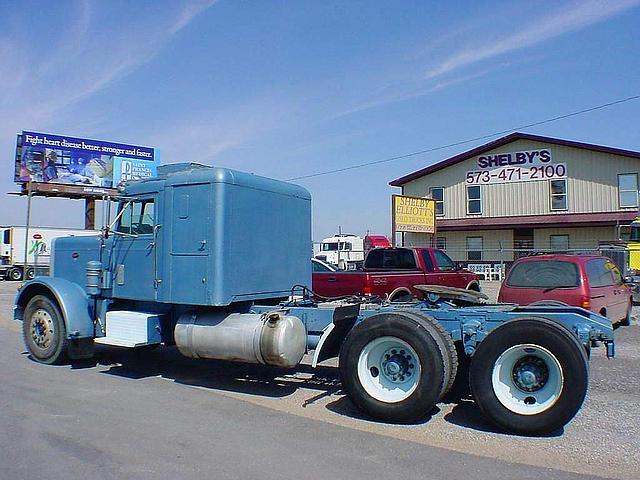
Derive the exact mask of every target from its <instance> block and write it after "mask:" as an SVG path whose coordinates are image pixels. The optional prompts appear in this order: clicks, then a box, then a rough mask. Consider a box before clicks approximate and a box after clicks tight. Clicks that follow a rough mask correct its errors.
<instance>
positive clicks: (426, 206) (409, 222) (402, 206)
mask: <svg viewBox="0 0 640 480" xmlns="http://www.w3.org/2000/svg"><path fill="white" fill-rule="evenodd" d="M435 207H436V202H435V200H432V199H431V198H420V197H406V196H403V195H392V196H391V212H392V217H393V231H394V232H421V233H435V231H436V230H435V229H436V213H435V212H436V208H435Z"/></svg>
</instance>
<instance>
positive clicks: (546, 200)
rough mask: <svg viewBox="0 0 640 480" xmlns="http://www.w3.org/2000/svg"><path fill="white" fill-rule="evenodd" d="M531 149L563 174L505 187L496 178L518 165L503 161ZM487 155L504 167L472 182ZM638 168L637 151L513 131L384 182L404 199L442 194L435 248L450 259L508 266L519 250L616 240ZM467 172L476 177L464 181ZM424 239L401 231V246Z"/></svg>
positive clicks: (634, 194) (634, 196) (628, 215)
mask: <svg viewBox="0 0 640 480" xmlns="http://www.w3.org/2000/svg"><path fill="white" fill-rule="evenodd" d="M536 151H537V152H543V151H548V152H549V160H548V161H547V163H546V165H553V166H554V167H550V168H552V170H550V171H551V172H555V173H558V172H560V173H564V175H562V176H560V175H555V176H554V175H551V178H544V179H537V177H536V179H535V180H533V179H527V181H519V180H514V181H511V182H503V181H502V180H500V179H497V178H495V176H496V174H497V172H499V171H501V170H503V169H508V170H509V172H511V170H512V167H517V165H515V162H514V164H511V163H508V164H507V163H506V162H507V160H506V159H507V158H508V159H509V160H508V161H509V162H512V161H513V159H514V158H516V153H517V152H519V153H520V155H523V153H524V154H527V152H530V155H533V152H536ZM504 154H511V155H510V156H508V157H507V156H505V155H504ZM542 155H543V154H542V153H540V154H539V157H538V158H544V157H542ZM496 156H499V157H496ZM487 157H488V158H494V159H503V160H502V161H503V162H505V163H502V164H500V165H497V164H496V165H494V166H493V167H494V168H497V169H498V170H495V169H494V170H491V171H492V172H494V175H493V177H494V178H489V177H490V175H488V174H487V173H485V174H484V176H485V177H486V178H485V179H487V183H484V184H483V183H472V184H470V183H469V181H471V182H474V175H477V174H478V173H479V172H480V171H481V167H479V165H481V162H480V160H481V158H482V159H483V160H482V161H487V160H486V159H487ZM519 158H524V156H522V157H519ZM495 161H496V162H497V161H498V160H495ZM559 165H564V167H563V168H564V169H565V170H562V169H560V167H559ZM553 168H556V170H553ZM639 171H640V152H633V151H628V150H622V149H617V148H611V147H603V146H600V145H591V144H586V143H579V142H572V141H568V140H561V139H556V138H550V137H542V136H537V135H530V134H524V133H517V132H516V133H513V134H510V135H507V136H505V137H502V138H500V139H497V140H495V141H493V142H490V143H487V144H485V145H482V146H480V147H477V148H474V149H472V150H469V151H467V152H464V153H462V154H460V155H456V156H454V157H451V158H449V159H446V160H443V161H441V162H438V163H436V164H434V165H431V166H429V167H426V168H424V169H422V170H419V171H417V172H414V173H411V174H409V175H406V176H404V177H402V178H399V179H396V180H393V181H392V182H390V185H392V186H398V187H401V188H402V194H403V195H411V196H417V197H426V196H432V195H433V196H434V197H436V198H438V197H439V196H441V198H442V200H441V202H439V203H440V204H441V205H440V207H439V208H441V209H442V211H441V212H439V215H438V217H437V222H436V223H437V229H438V230H437V234H436V238H437V243H438V244H439V245H440V246H444V247H445V249H446V250H447V252H448V253H449V254H450V255H451V256H452V257H454V258H455V259H456V260H463V261H464V260H473V261H498V260H505V261H508V260H513V258H514V254H515V255H517V252H518V251H519V250H548V249H554V247H555V249H556V250H557V249H558V246H561V247H564V248H561V249H563V250H569V249H589V248H594V247H597V245H598V242H599V241H601V240H614V239H615V238H616V237H617V234H618V229H617V226H618V225H621V224H628V223H630V222H631V221H632V220H633V219H634V218H635V216H636V214H637V211H638V172H639ZM468 172H476V173H475V174H472V176H471V178H469V177H468V175H469V173H468ZM525 173H526V172H525ZM500 175H502V174H500ZM477 178H479V177H476V179H477ZM504 178H505V179H506V174H505V177H504ZM621 186H622V189H621V188H620V187H621ZM470 187H471V188H470ZM434 189H435V191H434ZM478 193H479V195H478ZM470 210H471V211H472V212H474V213H471V212H470ZM478 211H479V213H476V212H478ZM430 241H431V239H430V236H428V235H426V234H417V233H407V234H405V244H407V245H425V244H428V243H430ZM478 250H481V252H480V253H478ZM469 251H471V252H475V253H470V252H469Z"/></svg>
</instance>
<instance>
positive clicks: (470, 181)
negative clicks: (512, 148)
mask: <svg viewBox="0 0 640 480" xmlns="http://www.w3.org/2000/svg"><path fill="white" fill-rule="evenodd" d="M476 167H477V169H476V170H472V171H470V172H467V175H466V178H465V182H466V183H467V185H482V184H488V183H513V182H534V181H537V180H548V179H556V178H567V164H566V163H553V157H552V156H551V150H549V149H542V150H527V151H524V152H512V153H496V154H492V155H480V156H479V157H478V159H477V162H476Z"/></svg>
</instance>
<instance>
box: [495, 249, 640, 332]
mask: <svg viewBox="0 0 640 480" xmlns="http://www.w3.org/2000/svg"><path fill="white" fill-rule="evenodd" d="M549 301H555V302H562V303H566V304H567V305H571V306H577V307H582V308H586V309H587V310H591V311H592V312H596V313H599V314H601V315H604V316H606V317H607V318H609V319H610V320H611V322H612V323H618V322H621V323H622V325H628V324H629V322H630V320H631V307H632V303H631V288H629V286H628V285H626V284H625V283H624V280H623V278H622V275H621V274H620V270H619V269H618V267H616V265H615V264H614V263H613V262H612V261H611V260H610V259H609V258H607V257H602V256H599V255H551V254H550V255H533V256H530V257H523V258H519V259H518V260H516V261H515V262H514V263H513V265H512V266H511V268H510V269H509V272H508V273H507V277H506V278H505V280H504V282H503V283H502V286H501V287H500V293H498V302H504V303H517V304H519V305H529V304H531V303H540V304H544V303H549Z"/></svg>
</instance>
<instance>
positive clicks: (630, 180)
mask: <svg viewBox="0 0 640 480" xmlns="http://www.w3.org/2000/svg"><path fill="white" fill-rule="evenodd" d="M618 202H619V204H620V208H625V207H637V206H638V174H637V173H624V174H622V175H618Z"/></svg>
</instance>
